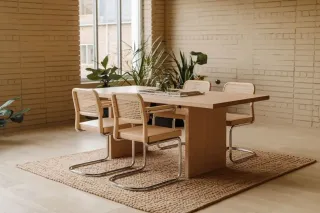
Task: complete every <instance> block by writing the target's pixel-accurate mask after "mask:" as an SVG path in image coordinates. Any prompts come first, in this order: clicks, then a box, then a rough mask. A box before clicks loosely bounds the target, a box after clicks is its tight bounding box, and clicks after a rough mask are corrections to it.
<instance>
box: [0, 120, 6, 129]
mask: <svg viewBox="0 0 320 213" xmlns="http://www.w3.org/2000/svg"><path fill="white" fill-rule="evenodd" d="M6 124H7V121H6V120H4V119H0V127H5V126H6Z"/></svg>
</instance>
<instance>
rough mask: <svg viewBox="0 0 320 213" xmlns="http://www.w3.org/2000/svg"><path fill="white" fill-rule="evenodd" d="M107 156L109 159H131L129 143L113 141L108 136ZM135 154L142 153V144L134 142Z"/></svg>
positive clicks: (126, 141)
mask: <svg viewBox="0 0 320 213" xmlns="http://www.w3.org/2000/svg"><path fill="white" fill-rule="evenodd" d="M109 141H110V143H109V156H110V158H111V159H114V158H120V157H129V156H130V157H131V155H132V152H131V145H132V144H131V141H128V140H123V141H115V140H114V139H113V137H112V136H109ZM135 149H136V153H138V152H142V143H139V142H136V148H135Z"/></svg>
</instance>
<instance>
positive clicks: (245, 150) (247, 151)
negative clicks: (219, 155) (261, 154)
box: [223, 82, 257, 163]
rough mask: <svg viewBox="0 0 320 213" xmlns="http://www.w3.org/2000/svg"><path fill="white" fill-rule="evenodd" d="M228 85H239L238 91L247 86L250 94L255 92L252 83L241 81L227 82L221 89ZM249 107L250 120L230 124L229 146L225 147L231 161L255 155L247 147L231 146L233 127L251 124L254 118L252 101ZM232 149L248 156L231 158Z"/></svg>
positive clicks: (234, 161) (243, 159)
mask: <svg viewBox="0 0 320 213" xmlns="http://www.w3.org/2000/svg"><path fill="white" fill-rule="evenodd" d="M228 86H233V87H236V88H237V87H240V88H239V90H238V91H241V87H242V88H249V91H250V92H251V94H255V86H254V84H252V83H243V82H227V83H226V84H225V85H224V87H223V91H224V92H225V91H226V90H227V88H228ZM245 93H248V91H245ZM250 108H251V117H252V120H251V121H250V122H248V123H241V124H236V125H231V126H230V130H229V146H228V147H227V150H228V151H229V159H230V160H231V162H233V163H240V162H243V161H245V160H248V159H250V158H252V157H255V156H257V154H256V153H255V152H254V151H252V150H249V149H245V148H241V147H235V146H233V144H232V143H233V137H232V135H233V134H232V133H233V129H234V128H235V127H240V126H244V125H249V124H252V123H253V122H254V120H255V115H254V103H250ZM232 151H241V152H245V153H249V155H248V156H246V157H244V158H241V159H237V160H235V159H234V158H233V152H232Z"/></svg>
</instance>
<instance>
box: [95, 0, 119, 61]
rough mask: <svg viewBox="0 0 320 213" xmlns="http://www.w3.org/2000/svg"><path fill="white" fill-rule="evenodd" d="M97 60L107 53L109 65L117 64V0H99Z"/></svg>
mask: <svg viewBox="0 0 320 213" xmlns="http://www.w3.org/2000/svg"><path fill="white" fill-rule="evenodd" d="M98 47H99V61H102V60H103V59H104V57H105V56H107V55H109V64H108V65H109V66H111V65H117V1H116V0H99V29H98Z"/></svg>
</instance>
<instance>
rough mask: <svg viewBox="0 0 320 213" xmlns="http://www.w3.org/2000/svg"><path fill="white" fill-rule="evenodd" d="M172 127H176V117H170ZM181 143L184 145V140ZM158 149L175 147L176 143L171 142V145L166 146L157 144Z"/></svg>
mask: <svg viewBox="0 0 320 213" xmlns="http://www.w3.org/2000/svg"><path fill="white" fill-rule="evenodd" d="M172 128H174V129H175V128H176V119H175V118H173V119H172ZM181 144H182V145H186V142H181ZM157 146H158V148H159V149H161V150H166V149H172V148H175V147H177V146H178V144H171V145H168V146H160V144H158V145H157Z"/></svg>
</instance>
